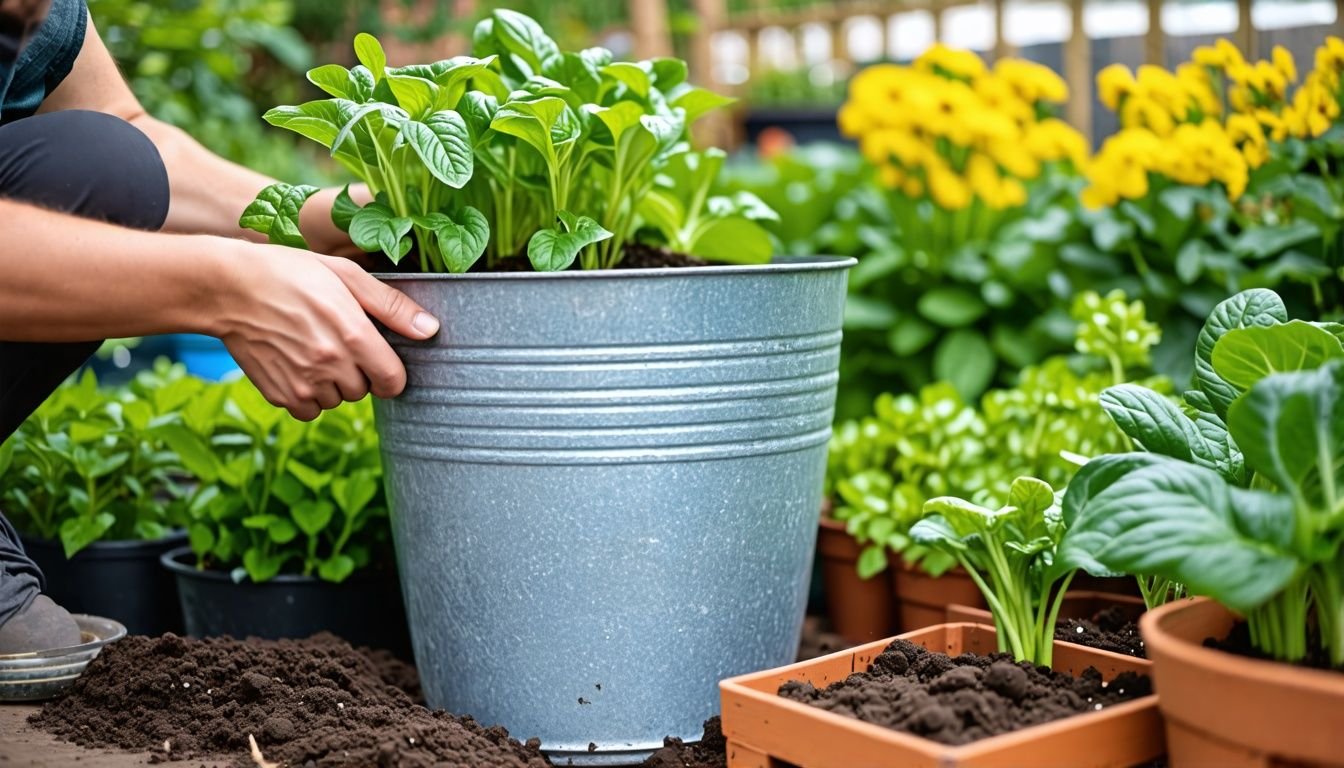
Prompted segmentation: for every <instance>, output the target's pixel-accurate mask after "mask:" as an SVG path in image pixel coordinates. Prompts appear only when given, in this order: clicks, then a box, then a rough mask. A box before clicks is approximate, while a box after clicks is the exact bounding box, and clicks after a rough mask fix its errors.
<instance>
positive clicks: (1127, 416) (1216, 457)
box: [1100, 384, 1234, 480]
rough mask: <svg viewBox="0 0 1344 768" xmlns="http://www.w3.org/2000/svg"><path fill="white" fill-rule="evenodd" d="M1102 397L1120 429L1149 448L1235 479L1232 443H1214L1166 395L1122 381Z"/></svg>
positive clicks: (1142, 445)
mask: <svg viewBox="0 0 1344 768" xmlns="http://www.w3.org/2000/svg"><path fill="white" fill-rule="evenodd" d="M1100 400H1101V407H1102V409H1103V410H1105V411H1106V413H1107V414H1108V415H1110V417H1111V420H1112V421H1114V422H1115V424H1116V426H1118V427H1120V431H1122V432H1124V433H1125V434H1126V435H1129V437H1130V438H1131V439H1133V440H1134V441H1135V442H1136V443H1138V444H1139V445H1140V446H1141V447H1142V448H1143V449H1144V450H1145V451H1151V452H1152V453H1159V454H1162V455H1163V456H1170V457H1171V458H1173V459H1180V460H1181V461H1189V462H1193V463H1195V464H1199V465H1200V466H1202V467H1207V468H1209V469H1212V470H1215V471H1217V472H1219V473H1221V474H1223V475H1224V476H1225V477H1227V478H1228V479H1229V480H1231V479H1233V476H1234V475H1233V473H1232V467H1231V466H1229V464H1228V453H1229V446H1228V445H1227V444H1226V443H1224V444H1223V445H1215V444H1212V443H1211V442H1210V441H1209V440H1208V438H1207V437H1206V435H1205V433H1203V432H1201V431H1200V429H1199V426H1198V425H1197V424H1196V423H1195V421H1194V420H1192V419H1190V418H1189V417H1188V416H1186V415H1185V414H1184V413H1183V412H1182V411H1181V409H1180V408H1178V407H1176V404H1175V403H1173V402H1172V401H1171V400H1168V399H1167V398H1166V397H1164V396H1163V395H1160V394H1158V393H1156V392H1154V391H1153V390H1151V389H1148V388H1147V387H1143V386H1140V385H1138V384H1121V385H1120V386H1116V387H1111V388H1109V389H1107V390H1106V391H1105V392H1102V393H1101V398H1100ZM1224 437H1226V434H1224Z"/></svg>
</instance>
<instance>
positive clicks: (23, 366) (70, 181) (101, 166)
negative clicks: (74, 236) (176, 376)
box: [0, 110, 168, 625]
mask: <svg viewBox="0 0 1344 768" xmlns="http://www.w3.org/2000/svg"><path fill="white" fill-rule="evenodd" d="M0 197H3V198H8V199H11V200H20V201H23V202H28V203H33V204H35V205H40V206H42V207H44V208H48V209H51V210H56V211H64V212H67V213H72V214H75V215H76V216H83V217H86V218H91V219H101V220H103V221H107V222H110V223H113V224H119V225H121V226H124V227H133V228H135V229H145V230H156V229H158V228H159V227H161V226H163V222H164V219H166V218H167V216H168V173H167V171H166V170H165V169H164V166H163V160H162V159H161V158H160V157H159V152H158V150H157V149H155V148H154V145H153V144H152V143H150V141H149V139H148V138H147V137H146V136H145V135H144V134H143V133H141V132H140V131H139V130H137V129H136V128H135V127H134V126H132V125H131V124H130V123H127V122H126V121H124V120H121V119H119V118H116V117H112V116H111V115H105V114H103V113H101V112H85V111H82V110H70V111H64V112H52V113H48V114H42V115H35V116H33V117H27V118H24V119H22V120H17V121H15V122H13V123H9V124H7V125H0ZM0 248H4V249H12V250H11V252H17V254H18V255H19V256H20V257H21V256H22V253H23V244H22V243H15V242H11V243H3V244H0ZM0 279H3V272H2V271H0ZM101 343H102V342H101V340H98V339H90V340H88V341H82V342H70V343H59V344H55V343H38V342H21V341H4V340H0V441H3V440H4V439H5V438H7V437H8V436H9V435H10V434H11V433H13V432H14V430H16V429H18V426H19V424H21V423H23V420H24V419H26V418H28V416H29V415H30V414H31V413H32V412H33V411H34V410H35V409H36V408H37V406H38V405H40V404H41V403H42V401H43V400H45V399H47V396H48V395H50V394H51V392H52V390H54V389H55V388H56V386H57V385H59V384H60V383H61V382H62V381H64V380H65V378H66V377H67V376H69V375H70V374H71V373H73V372H74V371H75V370H76V369H77V368H79V366H80V365H81V364H83V362H84V361H85V360H87V359H88V358H89V356H90V355H92V354H93V352H94V351H95V350H96V349H98V345H99V344H101ZM0 480H3V478H0ZM41 579H42V575H41V573H40V572H39V571H38V569H37V566H35V565H33V562H32V560H29V559H28V557H27V556H26V555H24V553H23V547H22V546H20V544H19V542H18V538H17V537H16V536H14V529H13V527H12V526H10V525H9V523H8V522H7V521H5V520H4V519H3V518H0V625H3V624H4V623H5V622H6V621H8V620H9V619H10V617H12V616H13V615H14V614H16V613H18V612H19V611H20V610H22V609H23V608H25V607H26V606H27V605H28V603H29V602H31V601H32V599H33V598H34V597H35V596H36V595H37V593H38V591H39V590H40V589H41V587H42V581H41Z"/></svg>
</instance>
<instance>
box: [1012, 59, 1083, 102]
mask: <svg viewBox="0 0 1344 768" xmlns="http://www.w3.org/2000/svg"><path fill="white" fill-rule="evenodd" d="M994 74H995V75H997V76H998V77H1000V78H1002V79H1003V80H1005V81H1007V83H1008V84H1009V85H1011V86H1012V88H1013V90H1015V91H1016V92H1017V94H1018V96H1020V97H1021V98H1022V100H1023V101H1026V102H1027V103H1029V104H1036V103H1039V102H1048V103H1051V104H1062V103H1064V102H1065V101H1068V99H1069V87H1068V86H1067V85H1065V84H1064V80H1063V79H1062V78H1061V77H1060V76H1059V75H1057V74H1055V73H1054V71H1053V70H1051V69H1050V68H1049V67H1046V66H1043V65H1041V64H1037V63H1036V62H1034V61H1027V60H1025V59H1011V58H1008V59H1002V60H1000V61H998V62H996V63H995V64H994Z"/></svg>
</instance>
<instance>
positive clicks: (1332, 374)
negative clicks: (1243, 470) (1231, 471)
mask: <svg viewBox="0 0 1344 768" xmlns="http://www.w3.org/2000/svg"><path fill="white" fill-rule="evenodd" d="M1341 387H1344V363H1339V362H1331V363H1328V364H1327V365H1325V366H1324V367H1322V368H1319V369H1317V370H1313V371H1301V372H1296V373H1282V374H1276V375H1273V376H1270V377H1268V378H1266V379H1263V380H1261V381H1260V382H1258V383H1256V384H1255V386H1253V387H1251V389H1250V391H1248V392H1247V393H1246V394H1245V395H1243V396H1242V397H1240V398H1238V399H1237V400H1236V401H1235V402H1233V403H1232V407H1231V408H1229V409H1228V412H1227V424H1228V429H1230V430H1231V432H1232V437H1233V439H1235V440H1236V441H1237V444H1238V445H1239V446H1241V449H1242V451H1243V453H1244V454H1245V457H1246V464H1247V465H1248V466H1249V467H1250V468H1251V469H1253V470H1255V471H1256V472H1258V473H1259V474H1261V475H1264V476H1265V477H1268V478H1270V479H1272V480H1273V481H1274V483H1275V484H1276V485H1278V487H1279V488H1280V489H1281V490H1282V491H1283V492H1284V493H1286V494H1289V495H1291V496H1292V497H1293V498H1302V499H1306V500H1308V501H1309V502H1310V503H1311V504H1312V505H1313V506H1315V507H1320V506H1323V505H1325V504H1327V503H1328V502H1329V500H1327V499H1325V498H1322V496H1323V494H1322V488H1323V487H1326V486H1328V487H1331V488H1338V487H1341V485H1340V484H1341V482H1344V396H1341Z"/></svg>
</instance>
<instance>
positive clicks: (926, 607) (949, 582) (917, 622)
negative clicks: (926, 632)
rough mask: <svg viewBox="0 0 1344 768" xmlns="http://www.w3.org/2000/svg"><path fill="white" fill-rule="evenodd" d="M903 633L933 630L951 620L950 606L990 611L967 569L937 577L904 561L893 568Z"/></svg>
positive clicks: (894, 587)
mask: <svg viewBox="0 0 1344 768" xmlns="http://www.w3.org/2000/svg"><path fill="white" fill-rule="evenodd" d="M890 571H891V584H892V588H893V589H894V590H895V591H896V602H897V605H898V606H899V614H900V615H899V618H900V628H901V631H902V632H913V631H915V630H917V629H923V628H925V627H932V626H935V625H937V624H942V623H943V622H945V621H947V607H948V606H949V605H965V606H969V607H972V608H987V607H988V606H987V605H985V598H984V597H982V596H981V594H980V588H979V587H977V586H975V582H974V581H972V580H971V575H970V574H968V573H966V569H964V568H962V567H961V566H957V567H955V568H953V569H951V570H949V571H948V572H946V573H944V574H943V575H942V576H939V577H937V578H934V577H933V576H930V575H929V574H927V573H925V572H924V569H922V568H920V567H919V566H914V565H911V564H909V563H905V562H902V563H901V565H900V566H898V567H897V566H893V567H892V568H891V569H890Z"/></svg>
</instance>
